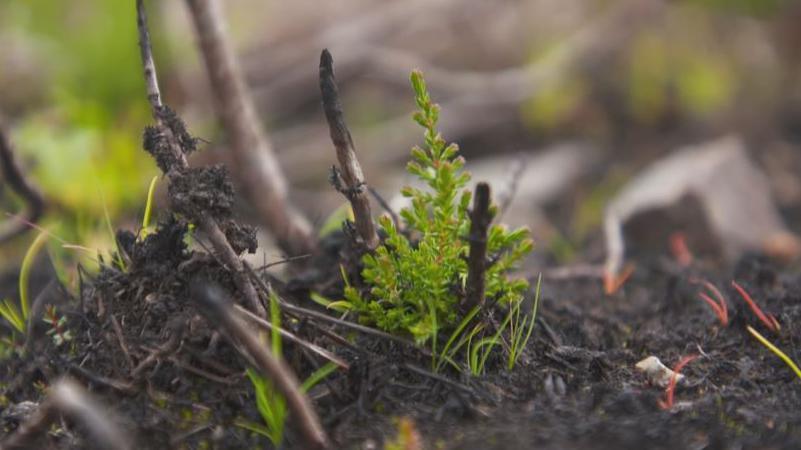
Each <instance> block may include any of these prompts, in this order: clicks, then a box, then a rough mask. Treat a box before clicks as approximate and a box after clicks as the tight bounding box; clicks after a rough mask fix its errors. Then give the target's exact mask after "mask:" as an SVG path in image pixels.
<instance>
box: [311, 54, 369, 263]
mask: <svg viewBox="0 0 801 450" xmlns="http://www.w3.org/2000/svg"><path fill="white" fill-rule="evenodd" d="M320 92H321V93H322V97H323V110H325V118H326V120H327V121H328V128H329V130H330V132H331V141H332V142H333V143H334V147H335V148H336V151H337V160H338V161H339V169H340V172H339V175H341V177H342V180H343V181H344V182H345V186H341V187H338V189H339V190H340V192H342V193H343V194H345V197H347V199H348V201H350V205H351V207H352V208H353V216H354V218H355V219H356V230H357V231H358V232H359V236H361V238H362V240H363V241H364V245H365V246H366V247H367V248H368V249H369V250H373V249H375V248H376V247H377V246H378V243H379V240H378V233H376V230H375V224H374V223H373V216H372V215H371V213H370V199H369V198H368V197H367V193H366V192H365V188H364V187H365V183H364V174H363V173H362V167H361V165H359V160H358V159H356V151H355V148H354V146H353V138H352V137H351V135H350V131H349V130H348V126H347V124H345V117H344V114H343V112H342V104H341V103H340V101H339V91H338V90H337V83H336V79H335V78H334V59H333V58H332V57H331V53H329V52H328V50H327V49H326V50H323V52H322V54H321V55H320Z"/></svg>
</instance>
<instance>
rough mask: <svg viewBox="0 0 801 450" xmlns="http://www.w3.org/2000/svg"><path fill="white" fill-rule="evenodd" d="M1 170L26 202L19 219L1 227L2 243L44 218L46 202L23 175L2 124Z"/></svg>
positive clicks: (16, 218)
mask: <svg viewBox="0 0 801 450" xmlns="http://www.w3.org/2000/svg"><path fill="white" fill-rule="evenodd" d="M0 170H2V173H3V178H4V179H5V181H6V183H8V185H9V186H11V188H12V189H14V191H15V192H16V193H17V194H19V196H20V197H22V199H23V200H25V203H26V206H25V210H24V211H23V212H22V213H21V214H20V215H19V216H17V217H11V218H10V219H9V221H8V222H6V223H5V224H4V225H3V226H2V227H0V243H2V242H6V241H8V240H11V239H13V238H15V237H17V236H19V235H21V234H23V233H24V232H26V231H27V230H29V229H30V228H31V227H30V226H29V224H31V223H35V222H36V221H37V220H39V218H40V217H41V216H42V213H43V212H44V208H45V201H44V197H43V196H42V193H41V192H40V191H39V189H38V188H37V187H36V186H34V185H33V184H32V183H31V182H30V181H29V180H28V179H26V178H25V176H24V175H23V173H22V169H21V168H20V166H19V164H17V161H16V159H15V158H14V150H13V147H12V146H11V140H10V139H9V137H8V132H7V131H6V129H5V127H4V126H3V125H2V124H0Z"/></svg>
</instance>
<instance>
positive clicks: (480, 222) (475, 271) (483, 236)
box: [463, 183, 492, 311]
mask: <svg viewBox="0 0 801 450" xmlns="http://www.w3.org/2000/svg"><path fill="white" fill-rule="evenodd" d="M474 196H475V197H474V198H473V210H472V211H471V212H470V236H469V240H470V254H469V255H468V257H467V287H466V291H467V292H466V293H465V299H464V302H463V308H464V310H466V311H469V310H471V309H473V308H474V307H476V306H482V305H483V304H484V273H485V272H486V269H487V229H488V228H489V225H490V223H491V222H492V214H491V213H490V210H489V206H490V188H489V185H488V184H487V183H478V185H477V186H476V191H475V193H474Z"/></svg>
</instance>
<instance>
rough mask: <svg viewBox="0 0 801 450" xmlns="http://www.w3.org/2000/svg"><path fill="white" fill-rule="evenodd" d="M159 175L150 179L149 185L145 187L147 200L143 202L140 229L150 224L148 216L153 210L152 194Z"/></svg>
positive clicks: (154, 191)
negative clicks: (143, 213) (143, 211)
mask: <svg viewBox="0 0 801 450" xmlns="http://www.w3.org/2000/svg"><path fill="white" fill-rule="evenodd" d="M158 181H159V177H158V176H155V177H153V179H152V180H150V187H149V188H148V189H147V202H146V203H145V216H144V217H143V218H142V229H143V230H144V229H147V227H149V226H150V216H151V214H152V212H153V195H154V194H155V193H156V183H157V182H158Z"/></svg>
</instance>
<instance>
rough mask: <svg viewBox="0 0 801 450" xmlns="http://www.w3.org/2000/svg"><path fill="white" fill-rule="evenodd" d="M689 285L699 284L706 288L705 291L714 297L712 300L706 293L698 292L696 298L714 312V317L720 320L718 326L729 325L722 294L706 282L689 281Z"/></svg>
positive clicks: (726, 306) (726, 308)
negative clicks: (699, 298)
mask: <svg viewBox="0 0 801 450" xmlns="http://www.w3.org/2000/svg"><path fill="white" fill-rule="evenodd" d="M690 282H691V283H699V284H703V285H704V287H706V290H707V291H709V293H710V294H712V295H713V296H714V297H715V300H713V299H712V298H711V297H710V296H709V295H708V294H707V293H705V292H699V293H698V296H699V297H701V300H703V301H705V302H706V303H707V304H708V305H709V307H710V308H712V310H713V311H714V312H715V315H716V316H718V320H720V324H721V325H723V326H724V327H726V326H728V325H729V308H728V305H727V304H726V298H725V297H723V294H722V293H721V292H720V290H719V289H718V288H717V287H716V286H715V285H714V284H712V283H710V282H709V281H706V280H690Z"/></svg>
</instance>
